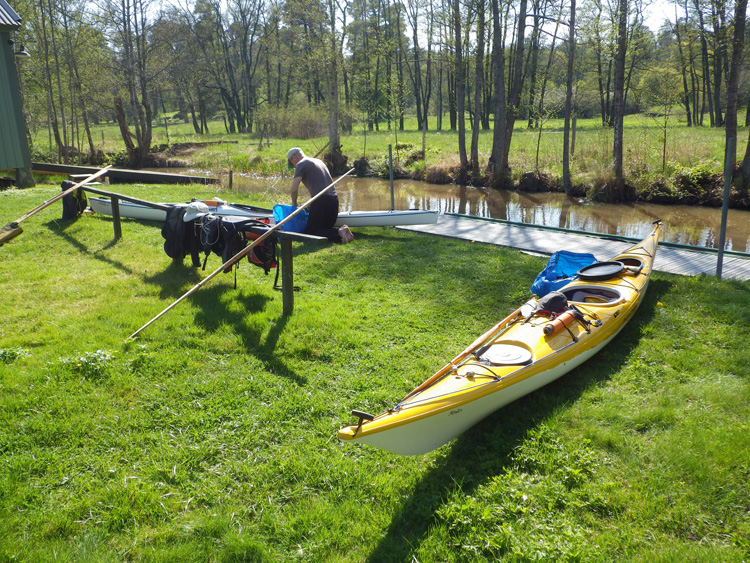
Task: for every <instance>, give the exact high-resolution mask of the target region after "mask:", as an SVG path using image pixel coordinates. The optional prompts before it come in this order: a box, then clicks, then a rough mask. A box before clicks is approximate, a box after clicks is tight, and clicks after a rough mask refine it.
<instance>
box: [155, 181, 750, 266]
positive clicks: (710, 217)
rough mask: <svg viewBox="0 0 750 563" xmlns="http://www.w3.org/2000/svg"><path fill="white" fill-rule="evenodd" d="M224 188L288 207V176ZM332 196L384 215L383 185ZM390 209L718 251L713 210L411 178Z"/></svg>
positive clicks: (744, 216)
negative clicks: (658, 231) (654, 231)
mask: <svg viewBox="0 0 750 563" xmlns="http://www.w3.org/2000/svg"><path fill="white" fill-rule="evenodd" d="M162 171H163V170H162ZM170 171H172V170H170ZM190 173H195V172H194V171H193V172H190ZM232 185H233V189H234V190H236V191H240V192H264V193H266V194H267V195H269V196H270V197H271V198H272V199H274V200H275V201H278V202H279V203H289V186H290V185H291V179H290V178H257V177H248V176H242V175H238V174H235V175H234V176H233V180H232ZM303 191H304V190H303ZM336 191H337V192H338V195H339V202H340V210H341V211H374V210H387V209H391V190H390V183H389V182H388V180H381V179H375V178H348V177H347V178H344V179H343V180H341V181H340V182H339V183H338V184H336ZM227 199H231V198H229V197H228V198H227ZM393 204H394V205H393V208H394V209H432V210H437V211H440V212H443V213H461V214H467V215H474V216H476V217H488V218H493V219H504V220H508V221H515V222H519V223H531V224H535V225H545V226H551V227H562V228H565V229H572V230H575V231H581V232H587V233H604V234H608V235H620V236H625V237H632V238H636V239H640V238H643V237H645V236H646V235H647V234H648V233H649V232H651V223H653V221H655V220H657V219H661V220H662V221H664V226H663V227H662V240H663V241H666V242H673V243H679V244H686V245H690V246H698V247H708V248H717V247H718V243H719V233H720V228H721V209H717V208H709V207H690V206H684V205H657V204H650V203H625V204H605V203H590V202H586V201H584V200H581V199H578V198H571V197H568V196H566V195H564V194H558V193H522V192H515V191H506V190H493V189H483V188H470V187H468V188H467V187H461V186H456V185H436V184H428V183H426V182H419V181H415V180H396V181H394V186H393ZM725 250H734V251H738V252H750V211H739V210H734V209H730V210H729V216H728V221H727V231H726V245H725Z"/></svg>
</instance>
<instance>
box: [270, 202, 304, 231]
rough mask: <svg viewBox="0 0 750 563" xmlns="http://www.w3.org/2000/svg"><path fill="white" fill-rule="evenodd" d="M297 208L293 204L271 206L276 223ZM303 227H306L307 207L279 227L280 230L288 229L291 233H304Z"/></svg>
mask: <svg viewBox="0 0 750 563" xmlns="http://www.w3.org/2000/svg"><path fill="white" fill-rule="evenodd" d="M296 210H297V208H296V207H294V206H293V205H281V204H278V205H274V206H273V218H274V220H275V221H276V223H277V224H278V223H280V222H281V221H283V220H284V219H285V218H286V217H288V216H289V215H291V214H292V213H294V212H295V211H296ZM305 227H307V209H303V210H302V211H301V212H300V213H298V214H297V215H295V216H294V217H292V219H291V220H290V221H287V222H286V223H284V225H283V226H282V227H281V230H282V231H290V232H292V233H304V232H305Z"/></svg>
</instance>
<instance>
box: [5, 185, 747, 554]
mask: <svg viewBox="0 0 750 563" xmlns="http://www.w3.org/2000/svg"><path fill="white" fill-rule="evenodd" d="M118 190H119V191H122V192H123V193H128V194H130V195H133V196H136V197H143V198H146V199H151V200H154V201H175V200H187V199H189V198H190V197H192V196H199V197H212V196H214V195H217V190H219V188H210V187H209V188H206V187H200V188H198V187H195V186H192V187H191V186H164V187H145V186H121V187H118ZM56 193H59V187H58V186H57V185H55V186H39V187H36V188H32V189H29V190H23V191H21V190H7V191H0V209H1V210H2V221H0V222H2V223H3V224H5V223H6V222H9V221H11V220H13V219H15V218H17V217H19V216H21V215H22V214H23V213H24V212H26V211H28V210H29V209H32V208H33V207H35V206H36V205H37V204H39V203H40V202H42V201H45V200H47V199H49V198H51V197H52V196H54V195H55V194H56ZM219 195H225V194H221V193H219ZM253 197H254V199H252V198H253ZM258 197H259V196H245V197H244V201H245V202H246V203H255V204H269V203H272V202H268V201H263V200H261V199H258ZM233 199H235V200H237V199H239V198H237V197H233ZM61 213H62V211H61V206H60V205H59V204H57V205H55V206H53V207H51V208H50V209H48V210H45V211H43V212H41V213H39V214H38V215H36V216H34V217H33V218H31V219H29V220H28V221H26V222H24V223H23V228H24V233H23V234H21V235H20V236H19V237H18V238H16V239H14V240H13V241H11V242H10V243H9V244H6V245H5V246H3V247H2V248H0V287H2V290H3V291H2V299H3V302H4V314H3V323H2V325H1V326H0V562H3V563H4V562H11V561H12V562H17V561H28V562H40V561H63V562H78V561H86V562H116V561H118V562H119V561H138V562H180V563H185V562H272V561H273V562H275V561H284V562H286V561H289V562H321V561H326V562H329V561H330V562H373V563H376V562H388V561H393V562H404V563H406V562H413V561H419V562H422V563H428V562H437V561H447V562H456V563H458V562H461V563H463V562H482V561H498V560H502V561H508V562H531V561H534V562H550V563H553V562H554V563H558V562H562V561H571V562H572V561H582V562H611V561H632V562H649V563H654V562H675V563H683V562H685V561H691V562H706V563H708V562H710V563H716V562H741V561H748V560H750V487H748V480H749V479H750V461H749V460H750V409H748V403H749V402H750V367H749V366H750V351H749V349H748V346H747V342H748V340H750V325H749V324H748V322H747V319H746V317H745V316H744V315H743V312H744V311H747V310H750V285H748V284H747V283H740V282H733V281H723V282H719V281H717V280H716V279H714V278H710V277H700V278H686V277H677V276H672V275H667V274H661V273H655V274H654V276H653V278H652V281H651V286H650V288H649V291H648V294H647V295H646V299H645V302H644V303H643V305H642V307H641V309H640V310H639V312H638V313H637V315H636V316H635V317H634V319H633V320H632V321H631V322H630V324H629V325H628V326H627V327H626V328H625V329H624V331H623V332H622V333H621V334H620V335H619V336H618V337H617V338H616V339H615V340H614V341H613V342H612V343H611V344H610V345H609V346H608V347H607V348H606V349H605V351H603V352H602V353H600V354H599V355H598V356H596V357H595V358H593V359H592V360H590V361H589V362H587V363H586V364H584V365H583V366H581V367H580V368H578V369H576V370H575V371H573V372H571V373H570V374H568V375H566V376H565V377H563V378H561V379H560V380H558V381H557V382H555V383H553V384H551V385H549V386H547V387H545V388H544V389H542V390H540V391H538V392H536V393H533V394H532V395H530V396H527V397H525V398H523V399H521V400H519V401H517V402H515V403H513V404H511V405H509V406H508V407H506V408H504V409H502V410H501V411H499V412H497V413H496V414H494V415H492V416H490V417H489V418H487V419H486V420H484V421H483V422H482V423H480V424H479V425H477V426H476V427H475V428H473V429H472V430H471V431H469V432H467V433H465V434H464V435H462V436H460V437H459V438H457V439H455V440H454V441H453V442H451V443H449V444H447V445H445V446H443V447H442V448H440V449H438V450H436V451H434V452H432V453H429V454H427V455H424V456H418V457H400V456H397V455H394V454H390V453H387V452H383V451H380V450H376V449H373V448H369V447H363V446H358V445H351V444H343V443H340V442H339V441H338V440H337V438H336V431H337V430H338V428H339V427H341V426H342V425H346V424H350V423H353V422H354V419H353V417H351V416H350V415H349V411H350V410H351V409H352V408H357V409H361V410H365V411H368V412H380V411H381V410H383V409H386V408H388V407H389V406H392V405H393V404H395V402H396V401H397V400H398V399H399V398H400V397H402V396H403V395H404V394H405V393H406V392H408V391H409V390H410V389H411V388H413V387H414V386H416V385H417V384H418V383H420V382H421V381H422V380H424V379H425V378H426V377H427V376H429V375H430V374H432V373H433V372H434V371H436V370H437V369H438V368H440V367H441V366H442V365H443V364H444V362H445V361H447V360H448V359H450V358H452V357H453V356H454V355H455V354H456V353H458V352H459V351H460V350H462V349H463V348H464V346H465V345H466V344H468V343H469V342H471V341H472V340H473V339H474V338H475V337H476V336H477V335H478V334H480V333H481V332H483V331H484V330H486V329H487V328H489V327H490V326H492V325H493V324H494V323H495V322H497V320H498V319H499V318H500V317H503V316H505V314H506V313H507V312H508V311H509V310H512V309H514V308H515V307H516V306H517V305H518V304H520V303H521V302H523V301H524V300H526V299H527V298H528V297H529V296H530V293H529V289H528V288H529V286H530V284H531V282H532V281H533V279H534V277H535V276H536V274H537V273H538V272H539V271H540V270H541V269H542V268H543V266H544V264H545V262H546V260H545V259H544V258H540V257H533V256H529V255H526V254H523V253H520V252H518V251H516V250H513V249H507V248H499V247H494V246H489V245H483V244H475V243H468V242H465V241H458V240H448V239H444V238H440V237H431V236H428V235H421V234H417V233H410V232H404V231H399V230H395V229H384V228H369V229H359V230H356V231H355V235H356V240H355V241H354V243H352V244H349V245H346V246H321V247H318V246H310V247H306V246H299V245H297V246H296V248H295V283H296V284H297V285H300V286H301V291H299V292H298V293H297V294H296V303H295V310H294V313H293V314H292V315H290V316H283V315H282V312H281V309H282V304H281V295H280V293H279V292H277V291H274V290H273V288H272V285H273V276H272V275H269V276H265V275H264V274H263V272H262V270H260V269H259V268H256V267H254V266H252V265H250V264H248V263H247V262H244V263H243V265H242V267H241V268H240V270H239V272H238V282H237V289H234V286H233V276H232V275H231V274H229V275H220V276H219V277H218V278H217V279H214V280H212V281H211V282H210V283H209V284H207V285H206V286H205V287H204V288H202V289H201V290H199V291H198V292H196V293H195V294H194V295H193V296H191V297H190V298H188V299H187V300H186V301H185V302H183V303H181V304H180V305H179V306H178V307H176V308H175V309H174V310H173V311H171V312H170V313H169V314H167V315H166V316H165V317H163V318H162V319H161V320H160V321H158V322H157V323H155V324H154V325H152V326H151V327H149V328H147V329H146V330H145V331H144V332H143V333H142V334H141V336H139V337H138V338H137V339H136V340H135V341H129V342H126V338H127V336H128V335H130V334H131V333H132V332H133V331H135V330H136V329H137V328H139V327H140V326H142V325H143V324H144V323H146V322H147V321H148V320H149V319H150V318H152V317H153V316H154V315H156V314H157V313H158V312H159V311H161V310H162V309H163V308H165V307H166V306H167V305H168V304H170V303H171V302H172V301H173V300H175V299H176V298H177V297H179V296H180V295H182V294H183V293H184V292H185V291H187V290H188V289H189V288H190V287H192V286H193V285H194V284H196V283H197V282H198V281H199V280H201V279H202V278H203V277H205V276H206V275H207V273H208V272H209V271H211V270H212V269H213V268H215V267H217V266H218V265H219V260H218V257H216V256H214V255H212V256H211V257H210V258H209V265H208V268H207V271H206V272H204V271H201V270H200V269H194V268H191V267H189V266H188V264H189V260H186V262H185V265H184V266H183V265H175V264H173V263H172V261H171V260H170V259H169V258H168V257H167V256H166V255H165V254H164V252H163V250H162V239H161V236H160V234H159V228H158V226H155V225H152V224H147V223H144V222H138V221H132V220H123V239H121V240H120V241H118V242H113V241H112V222H111V220H110V219H109V218H107V217H100V216H91V215H88V216H83V217H81V218H79V219H78V220H77V221H70V222H63V221H61V220H60V219H59V217H60V216H61ZM601 258H602V259H605V258H606V257H601Z"/></svg>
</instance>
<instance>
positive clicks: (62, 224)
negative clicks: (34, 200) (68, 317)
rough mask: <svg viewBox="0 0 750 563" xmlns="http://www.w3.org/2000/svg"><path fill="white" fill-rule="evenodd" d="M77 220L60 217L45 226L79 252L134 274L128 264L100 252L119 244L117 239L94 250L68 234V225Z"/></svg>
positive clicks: (73, 223)
mask: <svg viewBox="0 0 750 563" xmlns="http://www.w3.org/2000/svg"><path fill="white" fill-rule="evenodd" d="M75 223H76V222H75V221H74V220H71V221H63V220H58V219H53V220H51V221H47V222H46V223H44V226H45V227H47V229H48V230H49V232H50V233H53V234H55V235H57V236H59V237H61V238H62V239H63V240H64V241H65V242H67V243H68V244H70V245H71V246H72V247H74V248H76V249H77V250H78V251H79V252H81V253H82V254H87V255H89V256H93V257H94V258H95V259H96V260H99V261H100V262H104V263H105V264H109V265H110V266H112V267H114V268H117V269H118V270H120V271H122V272H125V273H126V274H132V273H133V270H131V269H130V268H129V267H128V266H126V265H125V264H123V263H122V262H118V261H116V260H112V259H111V258H108V257H106V256H102V255H101V254H100V252H101V251H102V250H108V249H110V248H112V247H113V246H114V245H115V244H117V241H116V240H114V239H112V240H111V241H109V243H107V244H106V245H105V246H103V247H102V248H101V249H99V250H97V251H94V252H92V251H91V250H90V249H89V248H88V247H87V246H86V245H85V244H83V243H82V242H81V241H79V240H78V239H76V238H74V237H72V236H71V235H69V234H67V233H66V232H65V231H66V230H67V228H68V227H71V226H73V225H75Z"/></svg>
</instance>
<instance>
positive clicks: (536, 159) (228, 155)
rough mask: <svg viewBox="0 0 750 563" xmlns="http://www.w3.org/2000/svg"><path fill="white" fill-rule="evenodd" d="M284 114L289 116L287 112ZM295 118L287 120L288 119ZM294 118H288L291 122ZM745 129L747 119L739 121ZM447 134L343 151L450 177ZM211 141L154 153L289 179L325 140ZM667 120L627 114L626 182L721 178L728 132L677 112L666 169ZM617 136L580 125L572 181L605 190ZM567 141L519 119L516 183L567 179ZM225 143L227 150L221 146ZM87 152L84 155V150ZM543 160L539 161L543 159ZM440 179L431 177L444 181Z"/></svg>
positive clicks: (40, 139) (360, 134)
mask: <svg viewBox="0 0 750 563" xmlns="http://www.w3.org/2000/svg"><path fill="white" fill-rule="evenodd" d="M282 113H284V112H282ZM287 113H289V112H286V113H284V115H285V116H286V114H287ZM287 117H289V116H287ZM739 121H740V123H744V116H740V119H739ZM429 123H430V127H433V128H434V126H435V116H430V122H429ZM443 123H444V127H443V130H442V131H435V130H430V131H427V133H426V134H425V136H424V143H425V159H424V160H421V159H416V156H417V154H418V153H420V152H421V150H422V141H423V136H422V132H421V131H418V130H417V123H416V119H415V118H414V117H413V116H411V117H409V118H407V119H406V120H405V130H404V131H398V130H396V129H389V128H388V124H387V123H381V124H380V130H379V131H367V130H366V127H364V125H363V124H362V123H354V125H353V128H352V133H350V134H343V135H342V136H341V143H342V151H343V153H344V154H345V155H347V156H348V159H349V163H350V164H351V163H353V162H354V161H355V160H357V159H359V158H361V157H366V158H367V159H368V161H369V162H370V164H371V166H372V167H373V168H374V169H376V170H382V171H383V174H385V165H386V163H387V157H388V145H391V146H392V147H393V156H394V160H395V161H396V162H397V163H399V164H400V165H401V166H403V167H405V168H407V169H408V170H412V171H415V170H416V171H420V170H425V169H429V168H433V169H434V170H436V171H437V172H438V173H440V172H444V173H443V174H442V176H443V177H446V178H448V177H449V175H450V171H451V169H453V168H455V167H457V166H458V165H459V157H458V133H457V132H456V131H450V130H449V123H448V119H447V116H446V117H445V118H444V120H443ZM209 130H210V134H206V135H196V134H195V133H194V131H193V128H192V125H191V124H188V123H183V122H182V121H177V120H174V119H168V120H167V121H166V125H165V120H164V119H163V118H159V119H157V120H155V127H154V138H153V143H152V144H153V146H155V147H156V146H159V145H175V144H177V143H196V142H207V141H208V142H214V143H216V142H218V144H215V145H211V146H208V147H206V148H204V149H199V150H196V151H191V152H190V154H189V155H178V156H177V157H176V158H177V159H178V160H182V161H183V162H186V163H189V164H190V165H191V166H195V167H196V168H200V169H204V170H210V171H213V172H217V171H220V170H224V171H227V170H230V169H231V170H233V171H234V172H242V173H254V174H260V175H265V176H269V175H278V174H283V173H284V171H285V167H286V151H287V150H288V149H289V148H290V147H292V146H300V147H302V148H303V149H304V150H305V151H306V152H307V154H310V155H313V154H315V153H316V152H318V151H319V150H321V149H323V148H324V146H325V144H326V142H327V137H326V136H324V134H323V133H322V132H321V136H320V137H313V138H298V137H297V138H295V137H294V136H291V137H288V138H285V139H276V138H273V137H272V138H271V144H270V146H266V145H265V142H266V139H264V147H263V149H262V150H260V149H259V148H258V134H257V133H252V134H239V133H234V134H229V133H227V132H226V131H225V127H224V124H223V122H221V121H214V122H211V124H210V129H209ZM470 133H471V131H470V123H469V122H468V121H467V151H468V150H469V149H470V140H471V134H470ZM664 133H665V130H664V126H663V118H660V117H659V115H658V112H656V113H652V114H645V113H644V114H636V115H629V116H627V117H626V119H625V128H624V134H625V154H624V166H625V176H626V180H627V181H628V182H629V183H630V184H632V185H634V186H636V187H643V186H645V185H647V184H648V183H650V182H654V181H664V182H666V183H669V182H670V179H671V178H673V176H674V175H675V174H677V173H680V172H683V171H684V170H686V169H691V168H695V167H708V169H710V170H711V171H712V172H713V173H714V174H721V173H722V172H723V161H724V129H723V128H711V127H708V126H705V127H691V128H688V127H687V126H686V123H685V119H684V116H683V115H682V113H680V112H673V113H672V115H671V116H670V117H669V120H668V124H667V127H666V135H667V150H666V165H665V166H662V165H663V162H662V161H663V154H662V152H663V149H662V146H663V136H664ZM612 134H613V133H612V129H610V128H602V126H601V119H600V118H599V117H598V116H597V117H594V118H590V119H583V118H580V119H578V120H577V126H576V135H575V151H574V154H573V157H572V160H571V169H572V174H573V181H574V183H575V184H580V185H601V184H603V183H606V182H608V181H610V180H611V179H612V170H611V161H612V144H613V137H612ZM92 136H93V139H94V143H95V145H96V147H97V149H102V150H103V151H104V152H105V153H108V154H117V153H122V152H123V144H122V139H121V137H120V133H119V129H118V128H117V126H116V125H115V124H111V123H110V124H101V125H97V126H93V132H92ZM562 138H563V121H562V120H561V119H550V120H548V121H546V122H544V123H543V125H542V128H541V131H540V130H538V129H537V130H531V129H528V128H527V127H526V121H525V120H521V119H519V120H518V121H517V122H516V130H515V132H514V135H513V141H512V145H511V151H510V165H511V168H512V178H513V179H514V180H515V181H518V180H519V179H520V177H521V175H522V174H523V173H525V172H529V171H538V172H541V173H543V174H545V175H547V176H549V177H551V178H556V179H559V178H561V177H562ZM49 141H50V138H49V137H48V135H47V134H46V132H41V131H40V132H38V133H36V134H35V135H34V136H33V142H34V147H35V151H36V153H37V154H38V155H40V156H43V155H49V154H50V148H49ZM222 141H226V143H222ZM746 143H747V133H746V130H745V128H743V127H741V128H740V129H739V132H738V149H737V151H738V155H739V158H741V157H742V155H743V154H744V150H745V145H746ZM478 146H479V155H480V161H481V164H482V166H486V164H487V160H488V158H489V155H490V152H491V149H492V131H490V130H487V131H481V132H480V135H479V145H478ZM84 152H85V150H84ZM537 153H538V154H537ZM440 175H441V174H433V177H438V176H440Z"/></svg>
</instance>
